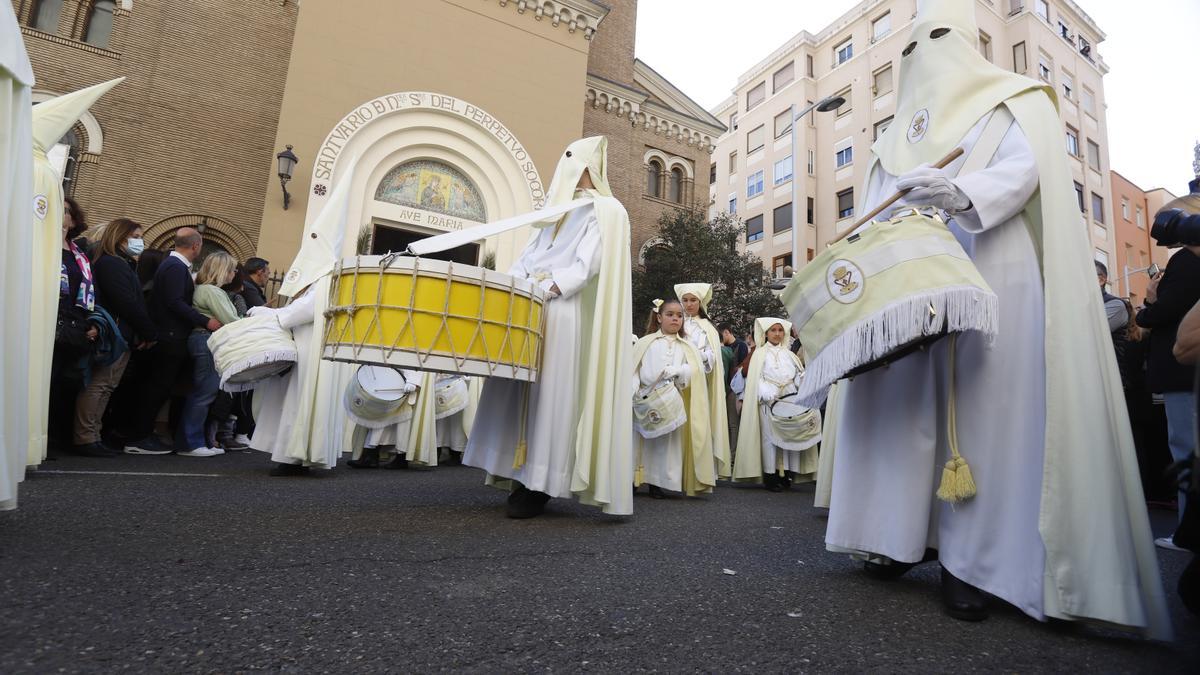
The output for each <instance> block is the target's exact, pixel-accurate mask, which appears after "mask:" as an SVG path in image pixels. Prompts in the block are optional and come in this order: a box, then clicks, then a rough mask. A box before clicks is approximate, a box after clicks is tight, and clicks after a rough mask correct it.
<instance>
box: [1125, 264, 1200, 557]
mask: <svg viewBox="0 0 1200 675" xmlns="http://www.w3.org/2000/svg"><path fill="white" fill-rule="evenodd" d="M1197 301H1200V246H1185V247H1183V248H1182V249H1180V250H1179V251H1176V252H1175V254H1174V255H1172V256H1171V259H1170V260H1169V261H1168V262H1167V269H1165V270H1164V271H1163V273H1162V274H1161V275H1159V276H1158V277H1157V278H1155V279H1154V280H1152V281H1151V282H1150V285H1149V286H1148V287H1147V288H1146V306H1145V307H1144V308H1143V309H1142V311H1140V312H1138V315H1137V324H1138V325H1139V326H1141V327H1143V328H1149V329H1150V354H1149V358H1148V363H1147V380H1148V384H1149V386H1150V391H1151V392H1153V393H1155V394H1162V395H1163V404H1164V407H1165V408H1166V411H1167V435H1168V445H1170V448H1171V456H1172V457H1173V458H1174V459H1175V461H1180V460H1183V459H1188V458H1190V457H1191V456H1192V453H1193V450H1194V448H1195V442H1196V440H1195V439H1196V437H1195V433H1196V432H1195V424H1196V399H1195V396H1196V395H1195V393H1193V391H1192V384H1193V381H1194V379H1195V376H1196V375H1195V374H1196V371H1195V366H1189V365H1184V364H1182V363H1180V362H1179V361H1177V360H1176V359H1175V355H1174V354H1172V352H1171V350H1172V348H1173V347H1174V346H1175V333H1176V330H1177V329H1178V328H1179V322H1180V321H1182V320H1183V317H1184V315H1185V314H1187V313H1188V310H1190V309H1191V308H1192V306H1193V305H1195V304H1196V302H1197ZM1186 501H1187V500H1186V495H1185V493H1184V492H1183V491H1180V493H1179V513H1180V515H1182V514H1183V511H1184V507H1185V504H1186ZM1155 543H1156V544H1158V545H1159V546H1160V547H1163V548H1172V549H1173V548H1177V547H1176V546H1175V544H1174V542H1173V537H1163V538H1161V539H1157V540H1155Z"/></svg>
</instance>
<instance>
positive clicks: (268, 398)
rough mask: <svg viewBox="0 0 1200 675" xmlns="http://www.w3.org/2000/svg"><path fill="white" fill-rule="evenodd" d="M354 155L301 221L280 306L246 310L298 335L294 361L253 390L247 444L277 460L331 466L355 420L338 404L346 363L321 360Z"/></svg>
mask: <svg viewBox="0 0 1200 675" xmlns="http://www.w3.org/2000/svg"><path fill="white" fill-rule="evenodd" d="M356 165H357V162H356V161H353V160H352V161H351V162H350V165H349V167H348V168H347V170H346V173H345V174H344V175H343V176H342V177H341V178H340V179H339V182H338V183H337V185H335V186H334V188H333V194H331V195H330V197H329V201H328V202H326V203H325V206H324V207H322V208H321V211H320V213H318V214H317V216H316V218H314V219H313V220H312V221H311V222H309V223H307V224H306V225H305V228H304V239H303V241H302V243H301V245H300V252H299V253H297V254H296V259H295V260H294V261H292V265H291V267H289V268H288V272H287V274H286V275H285V276H284V280H283V285H282V286H280V288H279V293H280V295H284V296H288V297H291V298H292V301H291V302H290V303H289V304H288V305H287V306H285V307H283V308H281V309H271V308H269V307H255V308H254V309H253V310H251V312H250V315H251V316H259V315H261V314H274V315H275V316H277V317H278V318H279V323H280V325H281V326H283V327H284V328H288V329H291V331H292V337H293V339H295V341H296V354H297V356H296V366H295V367H294V368H292V370H290V371H289V372H287V373H286V374H284V375H283V376H281V377H273V378H270V379H269V380H266V381H264V383H263V384H261V385H259V386H258V387H257V389H256V393H255V395H254V405H255V415H254V419H255V427H254V435H253V436H252V437H251V439H250V445H251V447H253V448H255V449H256V450H261V451H263V452H269V453H270V454H271V459H272V460H273V461H276V462H279V463H281V464H302V465H304V466H319V467H332V466H334V465H335V464H336V463H337V458H338V455H340V454H341V452H342V449H343V448H345V447H347V446H348V445H350V444H351V442H352V441H351V438H352V435H353V426H352V425H350V424H349V423H348V422H349V418H348V417H347V416H346V413H345V411H344V409H343V405H342V397H343V396H344V395H345V388H346V384H347V382H349V380H350V378H351V377H352V376H353V374H354V372H355V371H354V367H353V366H351V365H349V364H344V363H337V362H334V361H324V360H322V359H321V354H322V351H323V345H324V333H325V308H326V306H327V305H328V304H329V286H330V272H332V271H333V268H334V265H335V264H336V263H337V261H338V259H339V251H340V250H341V246H342V239H343V238H344V237H345V234H346V208H347V205H348V204H349V196H350V185H351V184H352V183H353V178H354V169H355V167H356Z"/></svg>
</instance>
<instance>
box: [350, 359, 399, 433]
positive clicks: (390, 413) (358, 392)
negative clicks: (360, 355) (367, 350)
mask: <svg viewBox="0 0 1200 675" xmlns="http://www.w3.org/2000/svg"><path fill="white" fill-rule="evenodd" d="M370 367H372V366H363V367H361V368H359V369H358V371H356V372H355V373H354V377H351V378H350V382H348V383H347V385H346V392H345V394H344V396H343V400H342V402H343V404H344V405H345V409H346V414H347V416H348V417H350V419H351V420H353V421H354V423H355V424H358V425H359V426H363V427H366V428H368V429H382V428H384V427H389V426H391V425H393V424H398V423H400V422H403V421H404V420H405V419H406V418H409V417H412V414H413V413H412V403H413V401H412V400H411V399H412V397H411V396H410V395H408V394H406V393H404V392H401V393H400V394H399V396H397V397H395V398H388V397H384V396H381V395H379V394H377V393H375V392H372V391H370V390H368V388H367V387H366V386H364V384H363V382H362V379H361V375H362V374H363V372H364V369H365V368H370ZM401 382H403V378H401Z"/></svg>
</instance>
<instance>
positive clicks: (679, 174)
mask: <svg viewBox="0 0 1200 675" xmlns="http://www.w3.org/2000/svg"><path fill="white" fill-rule="evenodd" d="M667 198H668V199H670V200H671V201H673V202H675V203H676V204H682V203H683V169H680V168H679V167H675V168H674V169H671V182H670V185H669V186H668V190H667Z"/></svg>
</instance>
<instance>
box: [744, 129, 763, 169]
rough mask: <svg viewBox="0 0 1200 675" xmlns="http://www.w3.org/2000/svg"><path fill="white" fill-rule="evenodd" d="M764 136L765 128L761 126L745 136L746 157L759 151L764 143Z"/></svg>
mask: <svg viewBox="0 0 1200 675" xmlns="http://www.w3.org/2000/svg"><path fill="white" fill-rule="evenodd" d="M765 136H766V128H765V127H764V126H763V125H761V124H760V125H758V126H757V127H754V128H753V129H751V130H750V133H748V134H746V154H747V155H748V154H750V153H752V152H754V151H755V150H761V149H762V146H763V145H764V144H765V143H766V140H765V138H764V137H765ZM747 161H749V160H747Z"/></svg>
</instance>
